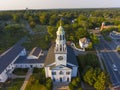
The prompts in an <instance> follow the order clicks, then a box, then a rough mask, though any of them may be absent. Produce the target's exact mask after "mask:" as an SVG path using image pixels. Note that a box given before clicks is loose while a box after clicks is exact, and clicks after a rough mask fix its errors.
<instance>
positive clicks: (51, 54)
mask: <svg viewBox="0 0 120 90" xmlns="http://www.w3.org/2000/svg"><path fill="white" fill-rule="evenodd" d="M54 46H55V45H54V44H53V45H52V46H51V47H50V49H49V51H48V53H47V56H46V59H45V63H44V64H45V66H46V65H49V64H52V63H54V62H55V54H54Z"/></svg>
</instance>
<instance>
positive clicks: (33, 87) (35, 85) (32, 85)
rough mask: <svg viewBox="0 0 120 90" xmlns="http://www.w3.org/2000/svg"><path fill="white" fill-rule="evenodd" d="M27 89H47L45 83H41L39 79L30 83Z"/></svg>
mask: <svg viewBox="0 0 120 90" xmlns="http://www.w3.org/2000/svg"><path fill="white" fill-rule="evenodd" d="M25 90H47V89H46V87H45V86H44V85H41V84H40V83H39V82H38V80H36V82H34V83H32V84H30V83H28V84H27V86H26V88H25Z"/></svg>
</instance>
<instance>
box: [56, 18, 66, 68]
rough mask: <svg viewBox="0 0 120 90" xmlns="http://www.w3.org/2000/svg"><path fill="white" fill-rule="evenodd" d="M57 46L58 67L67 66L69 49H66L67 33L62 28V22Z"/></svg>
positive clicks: (58, 32) (58, 31)
mask: <svg viewBox="0 0 120 90" xmlns="http://www.w3.org/2000/svg"><path fill="white" fill-rule="evenodd" d="M56 34H57V38H56V45H55V51H54V53H55V60H56V66H58V65H65V66H66V65H67V48H66V39H65V31H64V28H63V27H62V23H61V20H60V26H59V27H58V30H57V32H56Z"/></svg>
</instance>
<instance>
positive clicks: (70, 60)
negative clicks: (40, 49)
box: [45, 45, 78, 66]
mask: <svg viewBox="0 0 120 90" xmlns="http://www.w3.org/2000/svg"><path fill="white" fill-rule="evenodd" d="M54 62H55V54H54V45H52V46H51V47H50V49H49V51H48V54H47V57H46V59H45V66H46V65H49V64H52V63H54ZM67 63H71V64H73V65H78V63H77V60H76V56H75V54H74V51H73V49H72V48H71V47H70V46H69V45H67Z"/></svg>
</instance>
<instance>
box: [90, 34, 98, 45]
mask: <svg viewBox="0 0 120 90" xmlns="http://www.w3.org/2000/svg"><path fill="white" fill-rule="evenodd" d="M90 38H91V41H92V42H93V44H98V43H99V38H98V37H97V36H96V35H95V34H91V35H90Z"/></svg>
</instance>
